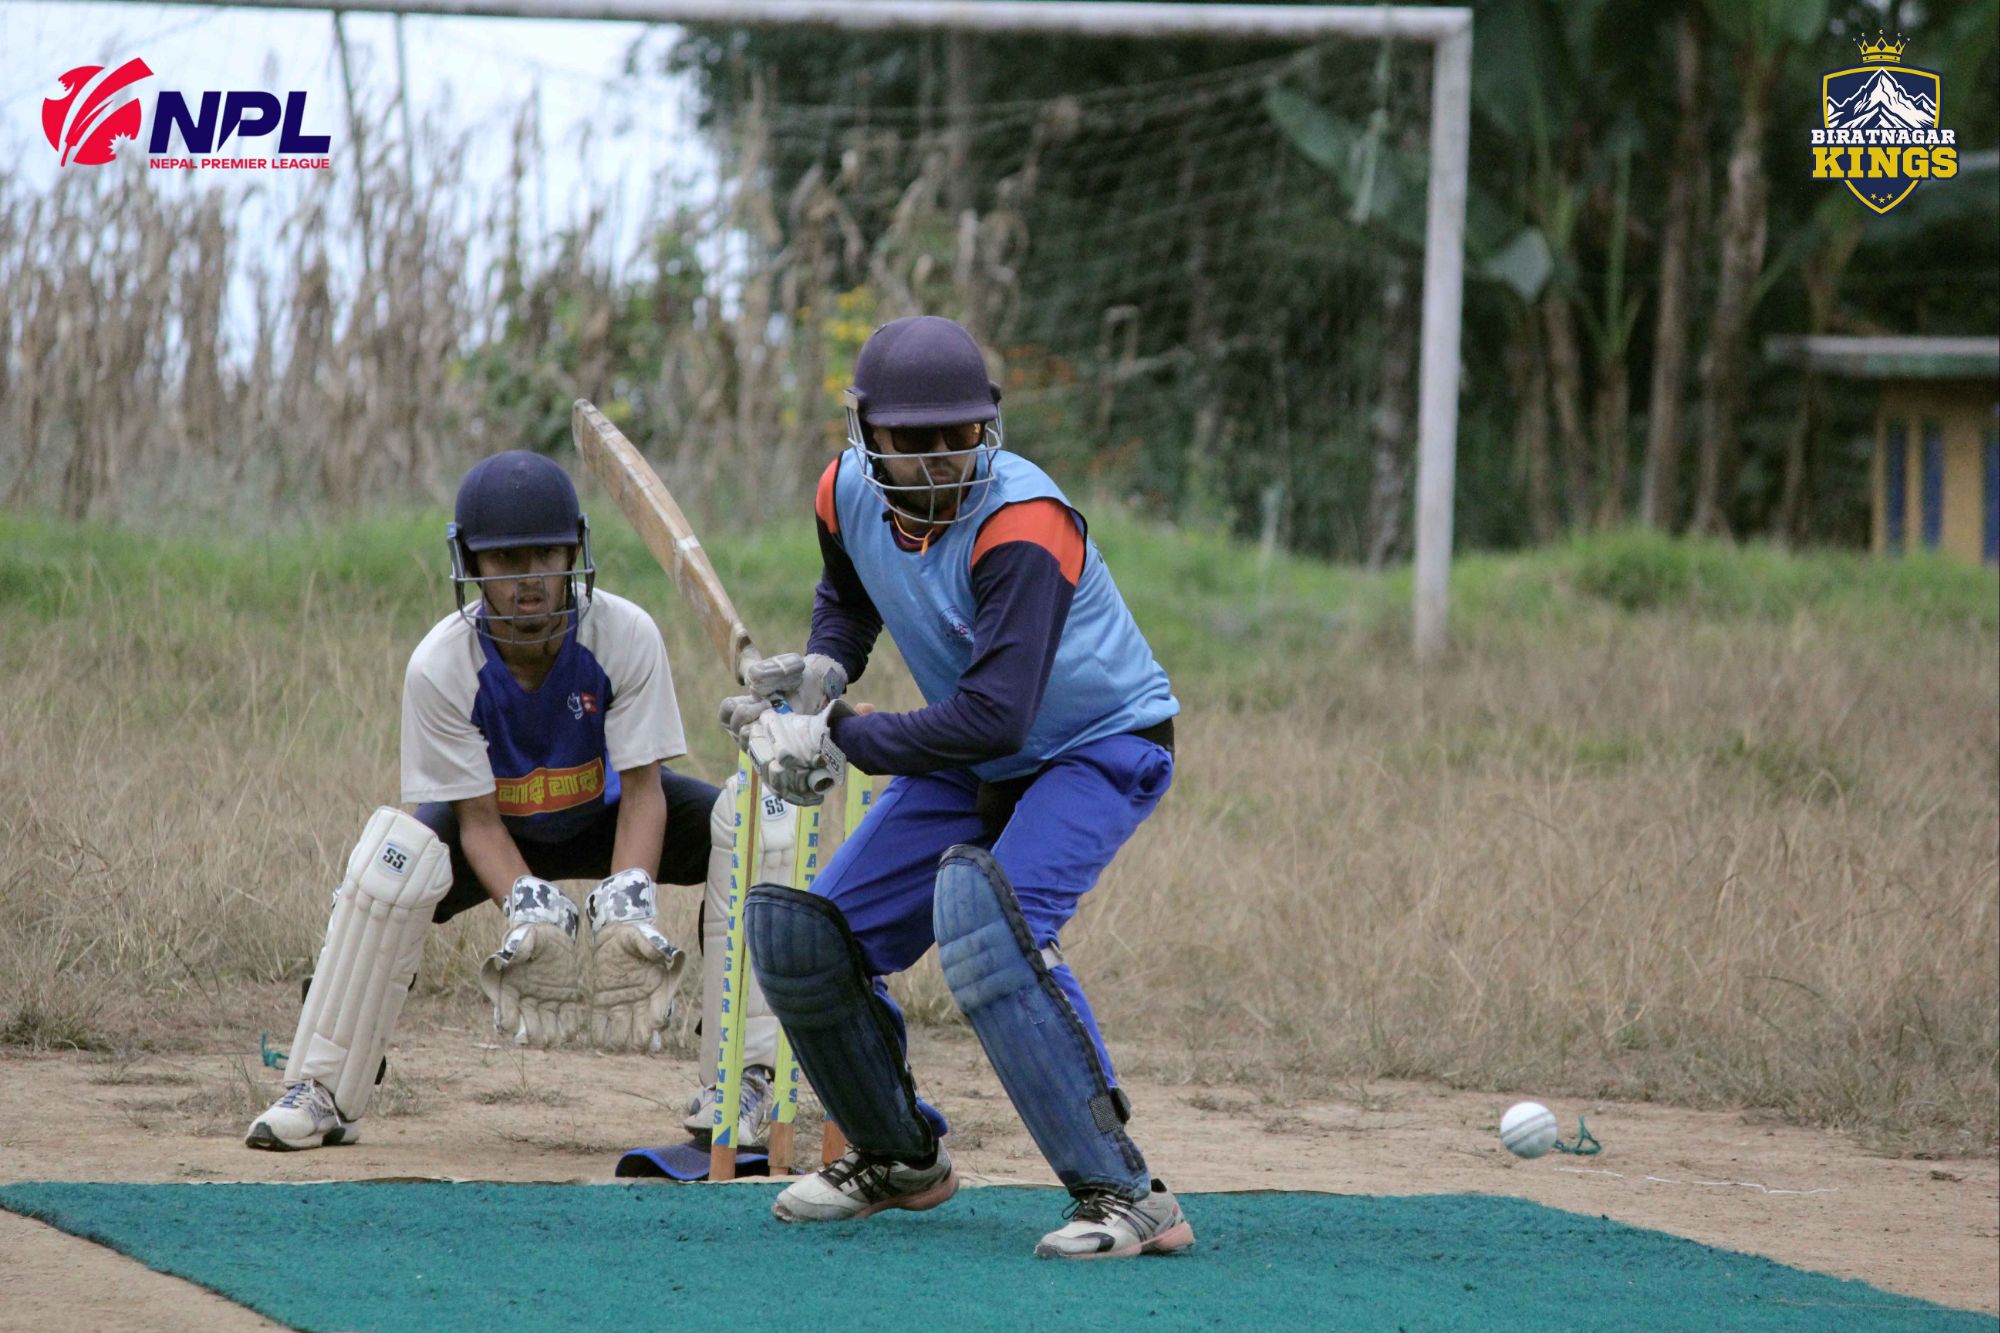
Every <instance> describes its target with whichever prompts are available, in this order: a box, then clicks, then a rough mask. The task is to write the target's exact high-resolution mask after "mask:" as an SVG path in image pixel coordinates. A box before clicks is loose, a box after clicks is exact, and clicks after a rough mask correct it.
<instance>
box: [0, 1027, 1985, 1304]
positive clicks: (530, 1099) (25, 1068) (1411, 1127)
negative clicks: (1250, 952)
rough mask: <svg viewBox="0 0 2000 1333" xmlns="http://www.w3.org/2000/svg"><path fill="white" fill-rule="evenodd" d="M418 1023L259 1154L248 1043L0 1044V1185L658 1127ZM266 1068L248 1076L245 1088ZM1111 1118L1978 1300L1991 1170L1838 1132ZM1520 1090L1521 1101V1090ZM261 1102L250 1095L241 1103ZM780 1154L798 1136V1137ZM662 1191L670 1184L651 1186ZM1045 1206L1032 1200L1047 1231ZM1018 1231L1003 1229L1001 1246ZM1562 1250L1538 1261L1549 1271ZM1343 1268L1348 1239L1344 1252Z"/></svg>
mask: <svg viewBox="0 0 2000 1333" xmlns="http://www.w3.org/2000/svg"><path fill="white" fill-rule="evenodd" d="M461 1017H462V1011H460V1010H459V1009H458V1008H457V1007H456V1006H444V1012H440V1013H436V1014H425V1015H418V1016H416V1021H415V1022H414V1023H412V1025H411V1027H412V1030H411V1031H409V1032H408V1033H406V1034H405V1036H404V1038H403V1039H402V1040H400V1041H399V1042H398V1045H397V1055H396V1060H397V1068H398V1070H399V1071H400V1072H399V1075H398V1077H397V1078H396V1079H392V1088H397V1087H399V1086H400V1091H399V1092H396V1093H394V1094H393V1095H391V1096H390V1097H389V1098H387V1099H386V1100H387V1101H388V1102H389V1103H390V1106H391V1110H392V1111H393V1112H394V1113H391V1114H384V1115H381V1116H371V1118H370V1119H369V1120H368V1122H367V1123H366V1126H365V1133H364V1134H363V1136H362V1141H361V1143H360V1144H358V1145H355V1146H352V1147H345V1148H337V1149H326V1150H321V1151H317V1152H310V1153H287V1154H273V1153H257V1152H251V1151H249V1150H247V1149H245V1148H244V1147H243V1146H242V1144H241V1141H240V1138H239V1135H240V1134H241V1132H242V1129H243V1127H244V1126H243V1124H242V1123H240V1121H241V1113H240V1110H239V1109H238V1108H239V1103H247V1101H248V1099H249V1098H250V1097H251V1096H252V1092H251V1090H250V1089H249V1088H248V1087H246V1085H245V1082H244V1078H245V1071H246V1070H250V1071H254V1074H253V1076H254V1077H255V1078H256V1079H257V1080H259V1083H260V1086H259V1087H258V1088H257V1089H256V1092H255V1095H256V1096H258V1097H260V1098H261V1097H264V1096H265V1095H266V1093H267V1091H268V1092H269V1094H270V1095H275V1092H276V1090H277V1089H276V1084H275V1081H274V1080H275V1078H276V1075H273V1074H270V1073H268V1072H266V1071H264V1070H262V1069H261V1068H258V1067H257V1061H256V1060H255V1058H254V1055H253V1056H251V1057H250V1058H248V1059H246V1058H244V1057H242V1056H178V1055H177V1056H148V1057H143V1058H136V1059H132V1060H112V1059H108V1058H107V1057H104V1056H101V1055H88V1054H66V1055H28V1054H22V1053H19V1052H11V1053H6V1054H0V1181H15V1180H100V1181H134V1182H147V1181H205V1180H236V1181H294V1182H295V1181H311V1180H358V1179H367V1178H371V1177H383V1176H402V1177H409V1176H419V1177H451V1178H461V1179H487V1180H523V1181H578V1182H603V1181H609V1180H611V1179H612V1178H613V1177H612V1168H613V1166H614V1164H615V1162H616V1160H617V1157H618V1154H619V1153H620V1152H621V1151H622V1150H623V1149H625V1148H628V1147H633V1146H637V1145H640V1144H654V1143H663V1142H670V1141H673V1140H675V1139H677V1138H679V1137H681V1135H680V1134H679V1132H678V1128H677V1126H678V1121H679V1118H680V1117H679V1111H678V1106H679V1104H680V1102H681V1100H682V1099H683V1098H684V1097H685V1095H686V1093H687V1091H688V1090H689V1089H690V1088H691V1087H692V1085H693V1081H694V1065H693V1062H692V1061H689V1060H685V1059H673V1058H669V1057H638V1056H608V1055H599V1054H594V1053H587V1052H572V1051H559V1052H540V1051H533V1052H523V1051H520V1050H517V1049H515V1048H513V1047H511V1046H502V1045H497V1044H495V1043H494V1042H493V1040H492V1037H491V1034H490V1032H488V1031H484V1030H481V1029H480V1028H479V1027H477V1026H471V1025H466V1024H464V1023H463V1022H460V1021H458V1020H459V1019H460V1018H461ZM912 1054H913V1063H914V1064H915V1066H916V1068H917V1070H918V1074H919V1078H920V1079H921V1081H922V1083H923V1086H924V1091H925V1092H926V1094H927V1095H929V1096H931V1097H932V1098H933V1099H935V1100H936V1101H938V1102H940V1103H941V1104H942V1105H943V1106H944V1107H945V1108H946V1110H947V1112H948V1113H950V1114H951V1115H952V1116H953V1119H954V1133H953V1137H952V1139H951V1144H952V1148H953V1151H954V1154H955V1156H956V1158H957V1160H958V1163H959V1166H960V1168H961V1170H962V1171H964V1172H966V1173H967V1175H968V1178H969V1179H971V1180H975V1181H976V1180H979V1179H986V1180H1004V1181H1019V1182H1029V1183H1050V1182H1051V1179H1052V1178H1051V1177H1050V1176H1049V1174H1048V1172H1047V1169H1046V1167H1044V1166H1043V1164H1042V1162H1041V1160H1040V1158H1039V1156H1038V1155H1037V1154H1036V1152H1035V1150H1034V1146H1033V1144H1032V1143H1031V1142H1030V1141H1029V1139H1028V1136H1027V1134H1026V1133H1025V1132H1024V1131H1023V1130H1022V1128H1021V1126H1020V1124H1019V1122H1018V1121H1017V1120H1016V1119H1015V1117H1014V1114H1013V1111H1012V1109H1011V1108H1010V1107H1009V1106H1008V1104H1007V1101H1006V1098H1005V1096H1004V1095H1003V1094H1002V1092H1001V1090H1000V1087H999V1084H998V1082H997V1081H996V1080H995V1079H994V1077H993V1074H992V1072H991V1070H990V1069H989V1068H988V1067H987V1065H986V1062H985V1059H984V1057H983V1055H982V1054H981V1052H980V1050H979V1047H978V1045H977V1043H976V1042H974V1041H973V1040H972V1039H971V1037H970V1034H967V1033H964V1032H961V1031H945V1032H919V1033H918V1034H917V1037H916V1042H915V1046H914V1049H913V1052H912ZM264 1085H268V1088H267V1087H266V1086H264ZM1129 1086H1130V1088H1131V1092H1132V1094H1133V1100H1134V1102H1135V1103H1136V1105H1137V1107H1138V1115H1137V1118H1136V1119H1135V1121H1134V1123H1133V1128H1134V1130H1135V1132H1136V1134H1137V1136H1138V1138H1139V1140H1140V1142H1141V1144H1142V1145H1143V1146H1144V1147H1145V1149H1146V1151H1147V1154H1148V1156H1149V1157H1150V1158H1151V1160H1152V1163H1153V1166H1154V1169H1155V1170H1156V1171H1157V1172H1159V1173H1160V1174H1161V1175H1163V1176H1164V1177H1165V1178H1166V1179H1167V1180H1168V1182H1169V1183H1171V1184H1172V1185H1173V1186H1174V1187H1175V1188H1176V1189H1177V1190H1180V1191H1182V1192H1184V1193H1191V1194H1196V1195H1197V1197H1194V1198H1192V1199H1188V1200H1187V1206H1188V1213H1189V1216H1190V1218H1191V1220H1192V1221H1193V1222H1194V1225H1195V1228H1196V1230H1197V1232H1199V1231H1200V1228H1201V1224H1202V1223H1201V1200H1200V1198H1199V1197H1198V1193H1199V1191H1203V1190H1245V1189H1283V1190H1329V1191H1335V1192H1339V1193H1350V1194H1430V1193H1488V1194H1511V1195H1518V1196H1520V1197H1522V1198H1526V1199H1532V1200H1534V1201H1536V1202H1538V1203H1543V1204H1548V1205H1550V1206H1553V1207H1557V1208H1566V1209H1570V1210H1573V1211H1576V1212H1583V1213H1599V1214H1603V1215H1605V1216H1608V1217H1611V1218H1614V1219H1616V1220H1617V1221H1620V1222H1626V1223H1630V1224H1632V1225H1635V1226H1643V1227H1654V1228H1658V1229H1660V1230H1662V1231H1668V1232H1672V1233H1674V1234H1677V1235H1681V1236H1685V1237H1688V1238H1690V1239H1692V1240H1697V1241H1701V1242H1704V1243H1707V1244H1711V1245H1719V1246H1723V1247H1726V1248H1729V1249H1733V1250H1743V1251H1748V1252H1750V1253H1754V1254H1762V1255H1766V1256H1768V1257H1770V1258H1772V1259H1776V1260H1779V1261H1781V1262H1784V1263H1788V1264H1795V1265H1798V1266H1800V1267H1803V1268H1811V1269H1817V1270H1820V1271H1822V1272H1827V1273H1833V1274H1837V1275H1839V1276H1841V1277H1851V1278H1860V1279H1862V1280H1864V1281H1867V1282H1871V1283H1874V1284H1875V1285H1877V1286H1880V1287H1884V1288H1887V1289H1888V1290H1890V1291H1896V1292H1903V1293H1907V1294H1909V1295H1913V1296H1921V1297H1925V1298H1927V1299H1930V1300H1934V1301H1940V1302H1943V1303H1944V1304H1947V1305H1953V1306H1959V1307H1962V1308H1969V1309H1976V1310H1983V1311H1987V1312H1994V1311H1996V1310H2000V1164H1996V1161H1995V1159H1993V1158H1991V1157H1980V1158H1970V1159H1957V1160H1949V1161H1909V1160H1899V1159H1890V1158H1882V1157H1875V1156H1870V1155H1867V1154H1865V1153H1863V1152H1861V1151H1859V1150H1857V1149H1856V1148H1855V1147H1853V1146H1852V1144H1851V1143H1849V1142H1848V1141H1847V1140H1845V1139H1843V1138H1842V1137H1841V1136H1839V1135H1836V1134H1830V1133H1825V1132H1820V1131H1812V1130H1802V1129H1795V1128H1791V1127H1788V1126H1783V1125H1771V1124H1765V1123H1761V1122H1759V1121H1758V1120H1756V1119H1755V1118H1753V1117H1747V1116H1744V1115H1741V1114H1730V1113H1718V1112H1698V1111H1687V1110H1681V1109H1676V1108H1672V1107H1662V1106H1652V1105H1637V1104H1628V1103H1616V1102H1607V1103H1596V1104H1590V1105H1584V1106H1575V1105H1569V1104H1566V1103H1563V1102H1561V1101H1560V1099H1552V1100H1554V1101H1555V1102H1556V1109H1557V1111H1558V1114H1559V1115H1560V1116H1561V1117H1562V1119H1563V1121H1564V1132H1565V1133H1566V1134H1567V1133H1570V1132H1572V1131H1573V1130H1574V1127H1575V1118H1576V1115H1577V1113H1578V1112H1579V1111H1581V1112H1582V1113H1584V1114H1585V1115H1586V1116H1587V1117H1588V1119H1589V1122H1590V1126H1591V1129H1592V1130H1593V1131H1594V1132H1595V1133H1596V1134H1597V1136H1598V1137H1599V1138H1600V1139H1601V1140H1602V1141H1603V1144H1604V1152H1603V1154H1602V1155H1601V1156H1598V1157H1595V1158H1588V1159H1575V1158H1566V1157H1561V1156H1555V1155H1551V1156H1550V1157H1546V1158H1543V1159H1541V1160H1539V1161H1534V1162H1517V1161H1515V1160H1514V1159H1512V1158H1510V1157H1509V1156H1508V1155H1507V1154H1506V1153H1505V1152H1504V1151H1503V1150H1502V1149H1501V1148H1500V1145H1499V1141H1498V1137H1497V1134H1496V1132H1495V1125H1496V1124H1497V1122H1498V1120H1499V1117H1500V1113H1501V1111H1503V1110H1504V1109H1505V1108H1506V1106H1507V1105H1508V1104H1509V1103H1510V1102H1511V1101H1513V1100H1515V1098H1513V1097H1511V1096H1509V1095H1506V1094H1489V1093H1466V1092H1454V1091H1449V1090H1445V1089H1442V1088H1438V1087H1433V1086H1428V1085H1422V1084H1409V1083H1372V1084H1369V1085H1368V1086H1366V1087H1365V1088H1361V1087H1357V1088H1355V1089H1353V1090H1352V1091H1351V1092H1350V1093H1349V1094H1348V1095H1346V1096H1343V1097H1339V1098H1335V1099H1330V1100H1299V1101H1295V1102H1290V1103H1288V1104H1286V1105H1283V1106H1275V1105H1271V1104H1269V1103H1267V1102H1266V1101H1265V1100H1264V1099H1262V1098H1260V1096H1259V1095H1258V1091H1257V1089H1255V1088H1251V1087H1206V1088H1201V1087H1187V1086H1180V1085H1175V1086H1166V1085H1159V1084H1149V1083H1148V1082H1146V1081H1145V1080H1143V1079H1136V1080H1133V1081H1132V1082H1131V1083H1130V1085H1129ZM1524 1095H1526V1094H1524ZM259 1104H260V1105H261V1102H260V1103H259ZM801 1138H802V1140H803V1144H802V1148H801V1153H802V1154H804V1153H806V1152H810V1151H816V1147H815V1144H816V1135H815V1134H814V1133H812V1132H810V1131H808V1132H807V1133H805V1134H803V1135H802V1136H801ZM668 1188H670V1187H668ZM1056 1220H1057V1218H1056V1216H1055V1213H1054V1211H1053V1210H1052V1212H1051V1215H1050V1223H1051V1225H1053V1224H1054V1223H1055V1221H1056ZM1033 1241H1034V1237H1032V1236H1023V1237H1022V1238H1021V1243H1022V1247H1023V1251H1024V1252H1025V1251H1026V1249H1027V1247H1028V1246H1030V1245H1031V1244H1032V1243H1033ZM0 1256H4V1258H0V1266H4V1269H5V1271H6V1272H7V1274H8V1279H9V1280H8V1282H7V1284H6V1285H7V1288H8V1292H7V1298H6V1311H5V1315H4V1318H0V1323H5V1324H7V1325H8V1326H10V1327H34V1328H43V1329H71V1328H90V1329H128V1328H129V1329H141V1328H143V1329H148V1330H170V1329H189V1330H201V1333H226V1331H227V1330H234V1329H242V1328H267V1327H271V1325H269V1324H268V1323H267V1322H266V1321H264V1320H263V1319H261V1318H260V1317H258V1316H257V1315H255V1314H252V1313H251V1312H249V1311H248V1310H245V1309H243V1308H242V1307H240V1306H237V1305H234V1304H232V1303H230V1302H228V1301H225V1300H223V1299H222V1298H220V1297H218V1296H215V1295H213V1294H211V1293H209V1292H207V1291H204V1290H202V1289H200V1288H198V1287H195V1286H193V1285H192V1284H190V1283H186V1282H182V1281H180V1280H178V1279H175V1278H170V1277H166V1276H163V1275H160V1274H157V1273H153V1272H151V1271H149V1270H147V1269H145V1268H143V1267H141V1266H140V1265H139V1264H137V1263H135V1262H133V1261H131V1260H129V1259H126V1258H124V1257H123V1256H121V1255H118V1254H116V1253H114V1252H112V1251H110V1250H108V1249H104V1248H101V1247H99V1246H97V1245H94V1244H91V1243H89V1242H86V1241H81V1240H76V1239H73V1238H71V1237H69V1236H66V1235H64V1234H62V1233H60V1232H57V1231H54V1230H52V1229H51V1228H48V1227H46V1226H43V1225H42V1224H40V1223H37V1222H30V1221H26V1220H24V1219H22V1218H19V1217H16V1216H14V1215H12V1214H8V1213H0ZM1572 1258H1573V1256H1563V1255H1551V1256H1550V1257H1549V1262H1550V1265H1551V1271H1552V1274H1553V1273H1555V1272H1557V1271H1563V1272H1567V1271H1568V1265H1569V1264H1570V1262H1571V1260H1572ZM1359 1260H1360V1261H1361V1262H1366V1259H1365V1256H1360V1257H1359Z"/></svg>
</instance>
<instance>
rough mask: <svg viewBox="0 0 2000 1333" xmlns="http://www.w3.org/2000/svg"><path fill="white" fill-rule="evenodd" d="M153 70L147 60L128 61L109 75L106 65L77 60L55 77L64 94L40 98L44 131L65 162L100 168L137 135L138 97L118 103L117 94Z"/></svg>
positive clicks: (139, 115)
mask: <svg viewBox="0 0 2000 1333" xmlns="http://www.w3.org/2000/svg"><path fill="white" fill-rule="evenodd" d="M152 74H153V71H152V70H150V69H148V68H147V67H146V62H145V61H143V60H138V59H133V60H128V61H126V62H125V63H124V64H122V65H120V66H119V67H118V68H117V69H115V70H112V71H111V72H110V73H109V74H106V73H105V72H104V66H102V65H78V66H77V67H76V68H75V69H73V70H71V71H69V73H67V74H65V75H63V76H62V77H61V78H60V79H58V80H56V82H57V84H58V85H59V86H60V87H61V88H62V90H63V95H62V96H61V97H50V98H45V99H44V100H43V102H42V134H43V135H44V136H45V137H46V138H47V139H48V141H49V147H51V148H53V149H55V150H56V152H57V153H58V154H59V155H60V156H61V162H62V165H63V166H69V165H70V164H71V163H74V164H76V165H77V166H80V167H101V166H103V165H104V164H105V163H106V162H109V161H111V160H112V158H113V157H114V156H116V154H117V151H118V145H119V144H120V143H130V142H133V141H135V140H137V139H138V137H139V123H140V117H141V115H142V114H143V113H142V112H141V111H140V109H139V103H138V100H137V99H132V100H130V101H124V102H118V101H116V100H115V99H116V98H117V96H118V94H120V93H122V92H124V91H125V90H126V89H127V88H129V87H131V86H132V85H133V84H135V83H137V82H138V81H139V80H141V79H145V78H151V77H152Z"/></svg>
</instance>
